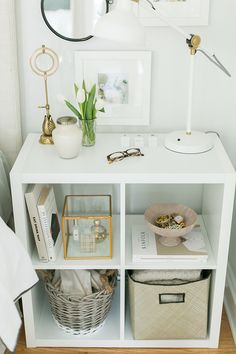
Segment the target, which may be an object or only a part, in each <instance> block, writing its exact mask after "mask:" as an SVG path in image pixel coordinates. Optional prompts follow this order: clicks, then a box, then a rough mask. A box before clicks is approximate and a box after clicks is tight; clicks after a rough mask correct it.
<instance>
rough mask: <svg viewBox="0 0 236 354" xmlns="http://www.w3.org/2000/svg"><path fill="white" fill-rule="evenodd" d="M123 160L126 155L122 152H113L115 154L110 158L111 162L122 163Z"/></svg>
mask: <svg viewBox="0 0 236 354" xmlns="http://www.w3.org/2000/svg"><path fill="white" fill-rule="evenodd" d="M123 158H124V154H123V153H122V152H113V154H111V155H110V156H109V157H108V159H109V160H110V161H120V160H123Z"/></svg>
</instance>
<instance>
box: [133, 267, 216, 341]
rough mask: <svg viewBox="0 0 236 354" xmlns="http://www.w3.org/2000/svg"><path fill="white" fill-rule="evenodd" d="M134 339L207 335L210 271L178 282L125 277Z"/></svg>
mask: <svg viewBox="0 0 236 354" xmlns="http://www.w3.org/2000/svg"><path fill="white" fill-rule="evenodd" d="M128 282H129V302H130V317H131V326H132V330H133V336H134V339H194V338H195V339H200V338H206V335H207V322H208V297H209V285H210V272H209V271H204V272H203V278H202V279H201V280H198V281H193V282H188V283H184V284H181V285H149V284H145V283H140V282H136V281H134V280H133V279H132V278H131V275H130V274H129V276H128Z"/></svg>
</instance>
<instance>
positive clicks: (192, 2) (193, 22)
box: [134, 0, 210, 26]
mask: <svg viewBox="0 0 236 354" xmlns="http://www.w3.org/2000/svg"><path fill="white" fill-rule="evenodd" d="M153 4H154V6H155V7H156V8H157V9H158V8H159V9H160V12H161V13H162V14H163V15H164V16H165V17H166V18H167V19H169V20H173V22H174V23H175V24H176V25H179V26H207V25H208V23H209V8H210V0H153ZM134 11H135V13H136V15H137V16H138V17H139V19H140V22H141V23H142V24H143V25H144V26H168V25H167V24H166V23H164V22H163V21H161V20H160V19H158V16H156V14H155V12H154V11H153V10H152V9H151V8H150V6H149V4H148V3H147V4H144V3H143V2H142V4H141V3H139V4H135V5H134Z"/></svg>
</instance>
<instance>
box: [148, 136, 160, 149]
mask: <svg viewBox="0 0 236 354" xmlns="http://www.w3.org/2000/svg"><path fill="white" fill-rule="evenodd" d="M157 142H158V139H157V136H156V135H155V134H150V135H149V136H148V146H149V147H150V148H153V147H157Z"/></svg>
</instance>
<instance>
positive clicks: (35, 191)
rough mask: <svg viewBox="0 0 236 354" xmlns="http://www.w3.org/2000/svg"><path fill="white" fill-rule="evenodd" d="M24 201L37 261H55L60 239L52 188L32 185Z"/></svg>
mask: <svg viewBox="0 0 236 354" xmlns="http://www.w3.org/2000/svg"><path fill="white" fill-rule="evenodd" d="M25 199H26V204H27V208H28V212H29V217H30V222H31V226H32V229H33V234H34V239H35V243H36V247H37V251H38V255H39V259H40V260H42V261H44V262H49V261H55V260H56V257H57V253H58V250H59V248H60V243H61V240H60V239H61V238H60V237H59V235H60V223H59V218H58V211H57V205H56V200H55V195H54V191H53V187H50V186H45V185H41V184H32V185H30V186H29V187H28V190H27V192H26V193H25Z"/></svg>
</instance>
